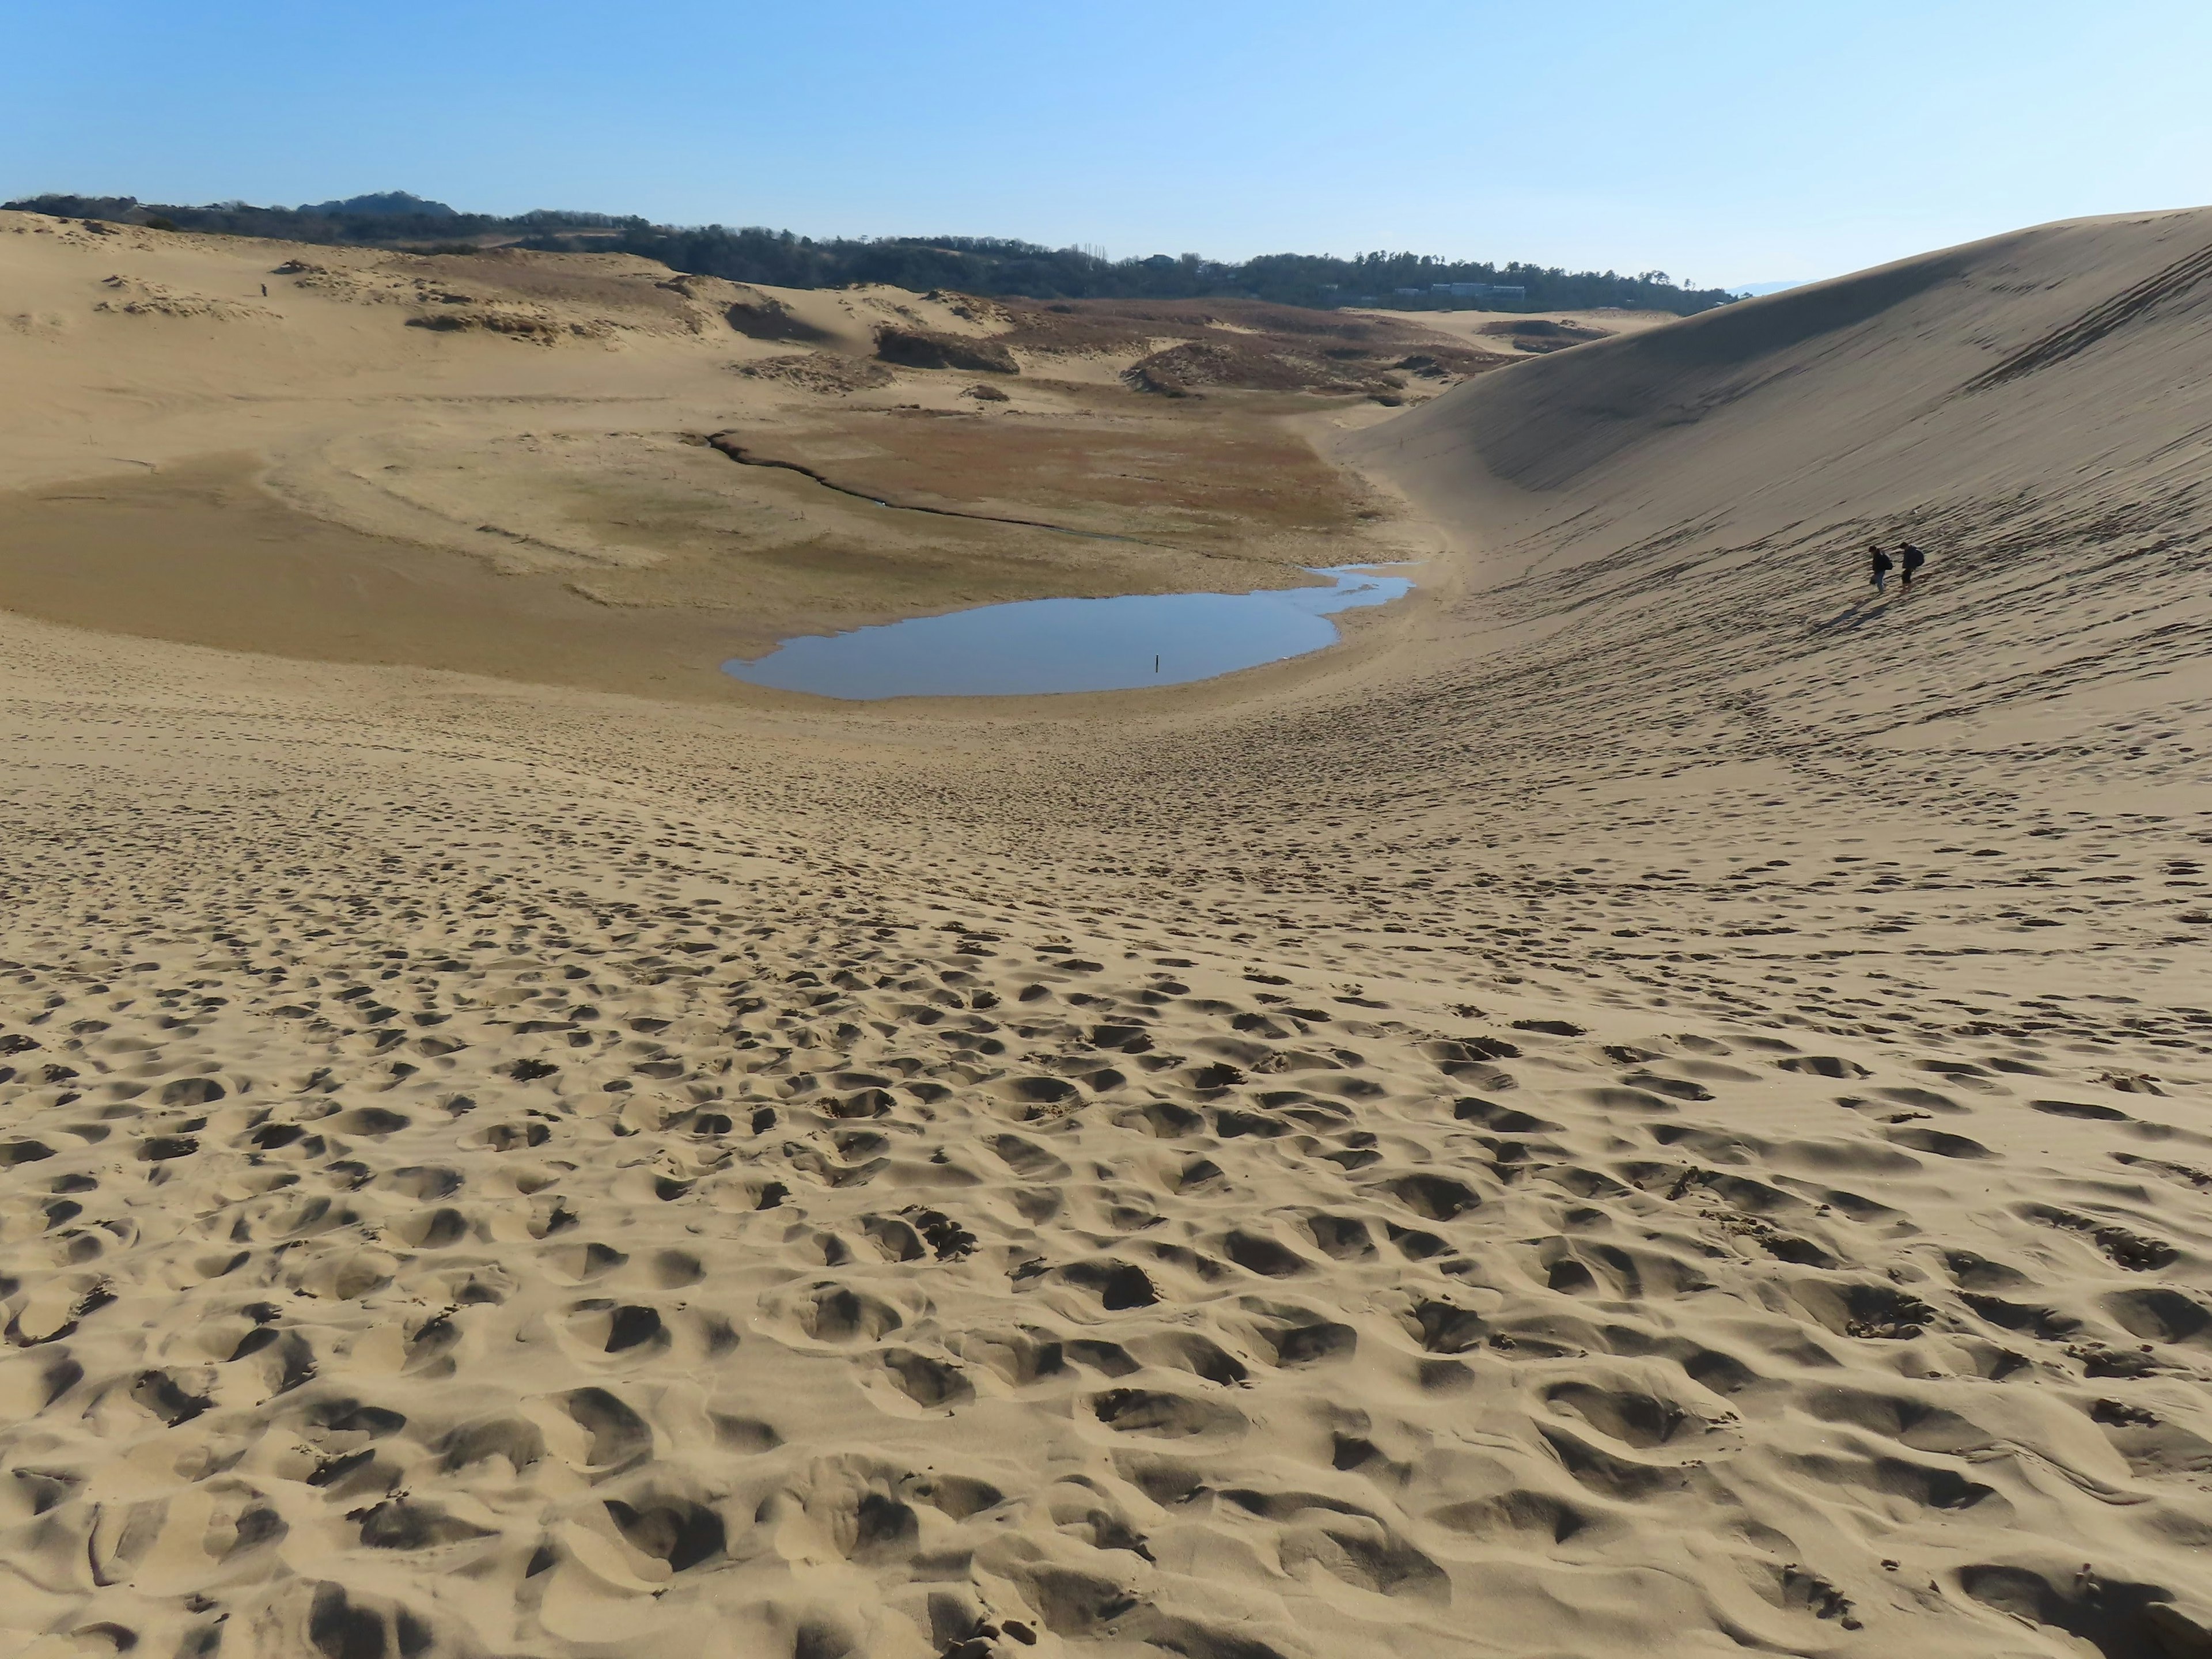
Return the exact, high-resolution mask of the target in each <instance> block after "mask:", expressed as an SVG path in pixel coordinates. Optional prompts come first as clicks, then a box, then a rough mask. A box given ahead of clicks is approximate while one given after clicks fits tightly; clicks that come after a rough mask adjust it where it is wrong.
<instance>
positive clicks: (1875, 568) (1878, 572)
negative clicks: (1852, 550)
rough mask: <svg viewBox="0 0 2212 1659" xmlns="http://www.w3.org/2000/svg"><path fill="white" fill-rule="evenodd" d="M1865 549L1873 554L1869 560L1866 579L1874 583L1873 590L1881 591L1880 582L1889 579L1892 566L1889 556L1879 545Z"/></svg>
mask: <svg viewBox="0 0 2212 1659" xmlns="http://www.w3.org/2000/svg"><path fill="white" fill-rule="evenodd" d="M1868 551H1869V553H1871V554H1872V555H1873V558H1872V560H1871V561H1870V562H1869V568H1868V571H1867V580H1869V581H1870V582H1872V583H1873V584H1874V591H1875V592H1877V593H1879V592H1881V591H1882V584H1883V583H1884V582H1886V581H1887V580H1889V573H1890V569H1891V568H1892V567H1891V563H1890V557H1889V555H1888V554H1887V553H1885V552H1883V551H1882V550H1881V549H1880V548H1879V547H1873V548H1869V549H1868Z"/></svg>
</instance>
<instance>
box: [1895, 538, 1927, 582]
mask: <svg viewBox="0 0 2212 1659" xmlns="http://www.w3.org/2000/svg"><path fill="white" fill-rule="evenodd" d="M1897 562H1898V565H1899V580H1901V581H1902V582H1903V583H1904V584H1905V586H1907V587H1911V586H1912V573H1913V572H1914V571H1916V570H1917V569H1919V568H1920V567H1921V566H1922V565H1923V564H1926V563H1927V562H1928V556H1927V555H1926V554H1925V553H1923V552H1922V551H1921V550H1919V549H1918V548H1917V547H1915V546H1914V545H1913V544H1911V542H1907V543H1905V544H1904V545H1903V546H1902V547H1900V548H1899V549H1898V550H1897Z"/></svg>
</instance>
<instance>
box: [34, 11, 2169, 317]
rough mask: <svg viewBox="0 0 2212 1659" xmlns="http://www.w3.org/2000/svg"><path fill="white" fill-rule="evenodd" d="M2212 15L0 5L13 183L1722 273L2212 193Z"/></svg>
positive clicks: (821, 229)
mask: <svg viewBox="0 0 2212 1659" xmlns="http://www.w3.org/2000/svg"><path fill="white" fill-rule="evenodd" d="M2208 65H2212V0H2096V3H2087V0H2069V3H2063V4H2062V3H2051V0H2006V3H1996V0H1948V3H1947V0H1909V3H1904V0H1850V3H1840V0H1643V3H1629V0H1584V3H1583V4H1580V5H1578V6H1572V7H1563V6H1559V5H1555V4H1550V3H1544V0H1523V3H1516V4H1505V3H1495V0H1451V3H1444V0H1272V3H1258V0H1053V3H1047V0H1037V3H1014V0H957V3H947V0H939V3H933V4H915V3H907V4H899V3H895V0H777V3H760V0H632V3H629V4H614V3H607V0H530V3H527V4H523V3H513V0H0V199H4V197H11V196H19V195H25V194H31V193H35V192H39V191H77V192H81V193H85V194H118V195H131V196H137V197H140V198H142V199H143V200H148V201H179V202H202V201H211V200H221V199H226V198H232V197H236V198H241V199H244V200H246V201H252V202H257V203H282V204H297V203H301V202H307V201H319V200H323V199H325V198H328V197H338V196H349V195H353V194H356V193H358V192H362V191H375V190H391V189H401V190H411V191H416V193H417V194H420V195H424V196H430V197H437V198H439V199H441V200H444V201H447V202H451V203H452V204H454V205H455V206H457V207H461V208H465V209H472V210H482V211H489V212H513V211H520V210H524V209H528V208H533V207H562V208H588V209H595V210H601V211H607V212H617V213H631V212H634V213H640V214H643V215H645V216H647V217H648V218H652V219H656V220H662V221H668V222H678V223H708V222H720V223H725V224H733V225H734V224H763V225H769V226H775V227H779V228H784V227H787V228H792V229H794V230H797V231H799V232H801V233H803V234H871V235H885V234H941V233H947V232H957V233H966V234H984V235H1006V236H1020V237H1024V238H1026V239H1029V240H1035V241H1040V242H1045V243H1048V244H1051V245H1053V246H1064V245H1066V244H1069V243H1084V244H1095V245H1101V246H1103V247H1104V248H1105V249H1106V251H1107V252H1109V254H1111V255H1113V256H1114V257H1116V258H1120V257H1123V256H1127V255H1130V254H1146V253H1152V252H1170V253H1176V252H1185V251H1191V252H1203V253H1206V254H1209V255H1212V256H1215V257H1220V258H1241V257H1243V256H1246V255H1249V254H1253V253H1259V252H1283V251H1298V252H1332V253H1339V254H1349V253H1354V252H1362V251H1364V250H1367V249H1370V248H1392V249H1399V248H1405V249H1412V250H1413V251H1416V252H1435V253H1439V254H1443V255H1447V256H1452V257H1459V258H1494V259H1499V260H1504V259H1507V258H1526V259H1532V260H1535V261H1537V262H1540V263H1542V264H1565V265H1569V266H1572V267H1576V268H1584V267H1589V268H1597V269H1604V268H1607V267H1610V268H1613V269H1616V270H1622V271H1634V270H1649V269H1652V268H1655V267H1656V268H1657V269H1661V270H1668V271H1670V272H1672V273H1674V276H1676V277H1678V278H1680V277H1688V278H1692V279H1693V280H1695V281H1696V282H1698V283H1700V284H1717V283H1729V284H1734V283H1751V282H1759V281H1769V280H1778V279H1784V278H1802V277H1812V276H1830V275H1834V274H1838V273H1839V272H1842V271H1844V270H1854V269H1857V268H1858V267H1860V266H1863V265H1866V264H1875V263H1879V262H1880V261H1881V260H1884V259H1887V258H1896V257H1899V256H1901V255H1904V254H1906V253H1910V252H1917V251H1918V250H1921V249H1923V248H1927V247H1932V246H1942V245H1945V244H1948V243H1951V242H1956V241H1961V240H1967V239H1969V238H1972V237H1975V236H1979V235H1984V234H1990V233H1994V232H1996V231H2000V230H2005V229H2008V228H2014V227H2015V226H2018V225H2023V224H2030V223H2034V222H2040V221H2043V220H2046V219H2054V218H2063V217H2068V216H2074V215H2078V214H2088V213H2106V212H2119V211H2124V210H2133V209H2140V208H2153V207H2172V206H2179V205H2185V204H2199V203H2203V202H2205V201H2207V200H2208V199H2212V90H2208V80H2209V79H2212V77H2208V75H2207V66H2208Z"/></svg>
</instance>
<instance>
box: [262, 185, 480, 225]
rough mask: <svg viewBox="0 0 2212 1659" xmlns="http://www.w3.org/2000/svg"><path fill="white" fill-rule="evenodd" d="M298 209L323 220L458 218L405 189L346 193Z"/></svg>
mask: <svg viewBox="0 0 2212 1659" xmlns="http://www.w3.org/2000/svg"><path fill="white" fill-rule="evenodd" d="M300 211H301V212H302V213H312V214H315V215H317V216H319V217H322V218H325V219H337V218H344V217H347V216H353V215H359V214H373V215H376V216H388V217H396V218H403V219H404V218H416V219H458V218H459V217H460V215H459V212H457V211H456V210H453V209H452V208H449V207H447V205H446V204H444V203H443V202H426V201H424V200H423V199H422V197H420V196H416V195H411V194H410V193H409V192H408V191H404V190H386V191H377V192H376V193H375V194H374V195H371V196H349V197H346V198H345V200H343V202H318V203H316V204H313V206H306V205H303V206H302V207H301V209H300Z"/></svg>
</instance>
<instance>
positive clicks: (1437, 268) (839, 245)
mask: <svg viewBox="0 0 2212 1659" xmlns="http://www.w3.org/2000/svg"><path fill="white" fill-rule="evenodd" d="M4 205H5V206H7V207H9V208H13V209H16V210H21V211H25V212H30V213H48V214H55V215H58V216H63V217H65V218H78V219H102V220H107V221H110V222H116V223H124V224H143V225H151V226H154V227H155V228H160V229H168V230H190V231H199V232H203V233H207V234H217V235H228V236H261V237H267V238H269V239H270V240H276V241H291V242H313V243H322V244H325V245H337V246H363V247H401V248H411V249H415V250H417V251H421V252H449V253H461V252H475V251H476V250H477V249H478V248H480V247H482V246H490V245H497V246H518V247H526V248H538V249H543V250H545V251H548V252H593V253H609V252H620V253H635V254H641V255H643V256H644V257H645V258H650V259H658V260H659V261H660V262H661V263H662V264H666V265H668V266H670V267H671V268H672V269H674V270H683V271H692V272H696V273H698V274H699V275H702V276H723V277H726V278H728V279H729V280H731V281H732V282H738V283H766V284H769V285H771V286H774V287H779V288H842V287H846V286H848V285H849V284H852V283H889V284H890V285H892V286H894V287H897V288H903V289H914V290H915V291H917V292H920V291H926V290H927V289H957V290H958V291H960V292H962V293H965V294H981V295H1002V296H1006V297H1009V298H1012V297H1017V296H1018V297H1023V298H1028V299H1035V300H1199V299H1225V298H1244V299H1257V300H1269V301H1274V302H1276V303H1278V304H1281V305H1296V306H1310V307H1335V306H1343V305H1383V306H1389V307H1394V308H1399V309H1407V308H1411V309H1427V308H1438V307H1465V306H1480V307H1484V308H1487V309H1493V310H1517V311H1554V310H1568V309H1583V308H1592V307H1604V306H1619V307H1631V308H1634V309H1638V310H1654V311H1671V312H1675V313H1680V314H1682V315H1685V316H1686V315H1688V314H1689V313H1692V312H1699V311H1706V310H1710V309H1711V307H1715V306H1718V305H1724V304H1726V303H1728V301H1729V299H1730V298H1731V297H1732V296H1731V295H1729V293H1728V292H1727V290H1725V289H1693V288H1689V287H1686V286H1685V285H1683V284H1681V283H1677V282H1676V281H1675V280H1674V278H1672V277H1671V276H1668V274H1667V273H1666V272H1665V271H1663V270H1646V271H1641V272H1639V273H1638V274H1637V275H1635V276H1622V275H1620V273H1618V272H1616V271H1611V270H1606V271H1593V270H1564V269H1562V268H1561V267H1559V266H1557V265H1534V264H1524V263H1522V262H1521V261H1518V260H1515V261H1511V262H1510V263H1508V264H1492V263H1491V262H1489V261H1487V260H1456V259H1442V258H1437V257H1436V256H1434V255H1432V254H1425V253H1424V254H1416V253H1390V252H1374V253H1362V254H1359V255H1358V256H1356V257H1354V258H1335V257H1334V256H1331V255H1327V254H1307V253H1269V254H1262V255H1261V256H1260V257H1258V258H1252V259H1244V260H1218V259H1207V258H1202V257H1201V256H1200V255H1198V254H1195V253H1185V254H1182V255H1170V254H1165V253H1156V254H1153V255H1152V256H1151V257H1149V258H1128V259H1108V258H1103V257H1101V256H1100V255H1098V254H1097V253H1095V252H1090V251H1088V250H1085V249H1082V248H1072V247H1065V248H1051V247H1045V246H1042V245H1040V244H1037V243H1035V242H1024V241H1018V240H1010V239H1006V238H1002V237H991V236H883V237H866V236H862V237H842V236H841V237H829V238H821V239H817V238H814V237H808V236H799V235H795V234H793V233H792V232H790V231H787V230H768V229H763V228H759V227H757V226H749V227H743V228H730V227H727V226H723V225H704V226H678V225H656V224H653V223H650V222H647V221H646V220H644V219H641V218H637V217H635V216H633V217H628V218H623V217H617V216H613V215H611V214H604V213H574V212H556V211H550V210H541V211H538V212H534V213H525V214H519V215H513V216H496V215H492V214H483V213H461V212H457V211H456V210H453V208H450V207H447V205H446V204H443V203H441V202H429V201H424V200H422V198H420V197H413V196H409V195H407V194H405V193H404V192H403V191H391V192H386V193H385V194H382V195H378V196H366V197H351V198H349V199H348V200H345V201H338V202H324V203H320V204H310V205H306V206H301V207H297V208H283V207H254V206H251V205H249V204H246V203H244V202H217V203H213V204H208V205H204V206H198V207H187V206H179V205H174V204H153V203H142V202H139V201H137V200H136V199H134V198H132V197H127V196H100V197H87V196H58V195H56V196H37V197H27V198H26V199H23V200H21V201H14V202H9V203H6V204H4ZM1455 283H1457V284H1466V283H1481V284H1484V285H1486V286H1488V287H1512V288H1519V289H1522V290H1523V295H1522V297H1521V298H1518V299H1510V300H1508V299H1503V298H1498V297H1491V296H1485V297H1482V298H1480V299H1471V298H1468V297H1464V296H1454V295H1449V294H1444V293H1438V292H1437V291H1436V290H1437V286H1438V285H1439V284H1443V285H1447V286H1449V285H1450V284H1455Z"/></svg>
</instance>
